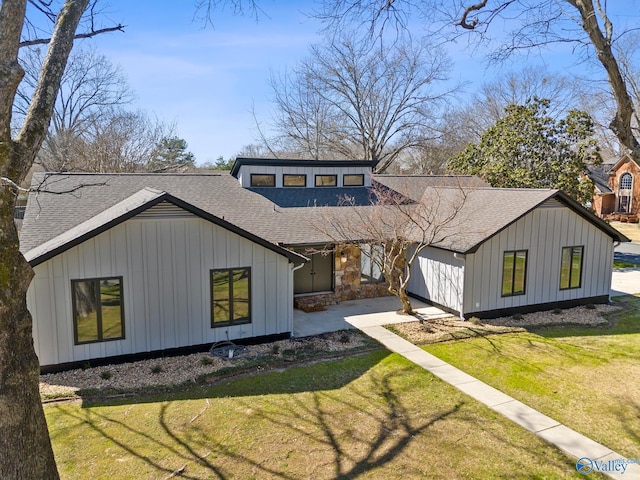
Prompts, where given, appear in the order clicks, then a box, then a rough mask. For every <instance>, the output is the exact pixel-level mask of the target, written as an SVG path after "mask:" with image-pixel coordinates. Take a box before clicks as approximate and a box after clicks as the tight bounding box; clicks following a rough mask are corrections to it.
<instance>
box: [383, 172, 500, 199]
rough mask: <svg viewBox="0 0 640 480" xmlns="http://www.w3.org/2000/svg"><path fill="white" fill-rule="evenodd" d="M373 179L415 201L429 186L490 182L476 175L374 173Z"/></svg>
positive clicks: (479, 184) (484, 183) (487, 185)
mask: <svg viewBox="0 0 640 480" xmlns="http://www.w3.org/2000/svg"><path fill="white" fill-rule="evenodd" d="M373 179H374V180H375V181H376V182H378V183H381V184H382V185H384V186H386V187H388V188H391V189H392V190H395V191H397V192H402V193H403V194H404V195H406V196H407V197H409V198H410V199H411V200H413V201H414V202H419V201H420V200H421V199H422V197H423V195H424V192H425V190H426V189H427V188H429V187H457V188H480V187H489V184H488V183H487V182H485V181H484V180H482V179H481V178H479V177H476V176H475V175H378V174H376V175H373Z"/></svg>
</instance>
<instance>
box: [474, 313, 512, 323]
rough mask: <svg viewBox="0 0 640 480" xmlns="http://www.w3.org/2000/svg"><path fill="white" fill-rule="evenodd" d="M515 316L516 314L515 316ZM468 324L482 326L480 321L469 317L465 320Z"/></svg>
mask: <svg viewBox="0 0 640 480" xmlns="http://www.w3.org/2000/svg"><path fill="white" fill-rule="evenodd" d="M516 315H517V314H516ZM467 321H468V322H469V323H471V324H472V325H480V324H482V322H481V321H480V319H479V318H478V317H471V318H470V319H469V320H467Z"/></svg>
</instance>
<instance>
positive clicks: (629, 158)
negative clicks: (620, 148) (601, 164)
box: [609, 153, 640, 175]
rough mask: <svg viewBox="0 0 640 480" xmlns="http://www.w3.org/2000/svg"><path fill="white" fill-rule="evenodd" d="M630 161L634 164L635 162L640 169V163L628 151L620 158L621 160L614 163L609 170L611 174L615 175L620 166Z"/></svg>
mask: <svg viewBox="0 0 640 480" xmlns="http://www.w3.org/2000/svg"><path fill="white" fill-rule="evenodd" d="M628 162H632V163H633V164H635V166H636V168H637V169H638V170H640V165H638V162H636V161H635V160H634V159H633V157H632V156H631V155H629V154H628V153H626V154H624V155H623V156H622V157H621V158H620V160H618V161H617V162H616V163H614V164H613V166H612V167H611V169H610V170H609V175H615V174H616V172H617V171H618V169H619V168H620V166H621V165H623V164H625V163H628Z"/></svg>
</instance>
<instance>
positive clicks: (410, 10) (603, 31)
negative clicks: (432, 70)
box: [319, 0, 640, 160]
mask: <svg viewBox="0 0 640 480" xmlns="http://www.w3.org/2000/svg"><path fill="white" fill-rule="evenodd" d="M607 7H608V5H607V2H606V1H605V0H542V1H537V2H524V1H518V0H501V1H487V0H482V1H478V0H475V1H474V0H431V1H424V2H414V1H413V0H395V1H392V2H388V1H386V0H326V1H325V2H323V8H322V9H321V10H320V12H319V17H320V18H323V19H324V20H325V21H327V22H328V24H329V27H330V28H342V27H343V26H344V24H345V22H346V23H349V22H354V21H359V22H364V23H367V24H368V25H369V27H370V31H371V32H372V33H378V34H379V33H380V32H382V31H384V29H385V28H386V27H387V26H389V24H392V25H393V27H394V28H400V29H404V28H405V27H406V25H407V22H408V20H409V19H411V18H412V17H420V18H421V19H422V20H423V27H424V29H425V33H434V32H437V33H438V34H440V35H442V34H444V35H445V38H456V37H460V35H461V34H462V33H463V32H469V35H471V36H470V37H468V39H469V42H470V46H472V45H474V44H480V43H484V44H490V45H493V46H494V47H495V50H494V54H493V56H492V58H493V59H494V60H502V59H505V58H507V57H509V56H510V55H511V54H513V53H514V52H518V51H528V50H531V49H537V50H539V51H545V50H546V49H549V48H553V47H554V46H557V45H567V46H569V47H570V48H572V52H573V53H574V54H576V57H574V60H576V59H577V60H581V61H585V62H588V63H591V64H596V65H598V66H599V67H600V68H601V69H602V70H601V71H603V72H604V75H605V77H606V79H607V82H608V85H609V92H610V94H611V96H612V98H613V105H614V111H613V112H612V115H611V117H610V119H609V122H608V126H609V128H610V130H611V131H612V132H613V133H614V135H615V136H616V138H617V139H618V141H619V142H620V144H621V145H622V146H623V148H625V149H627V150H628V151H630V152H631V154H632V155H633V156H634V157H635V158H636V160H640V143H639V140H638V134H637V131H636V126H635V125H636V124H637V119H636V116H637V113H636V106H635V104H634V95H635V93H634V90H635V87H634V85H633V82H632V80H631V78H632V75H630V72H631V71H633V68H630V66H629V65H627V62H626V60H625V57H624V56H623V55H622V51H621V49H620V45H622V44H624V42H625V41H626V38H627V37H628V36H629V35H630V33H632V32H634V31H635V30H637V25H623V20H622V19H620V20H619V23H620V25H618V26H616V25H615V24H614V22H613V19H612V17H611V16H610V15H609V13H608V12H609V10H608V8H607ZM631 21H632V22H633V21H636V20H631ZM454 26H455V27H457V28H453V29H452V28H451V27H454ZM505 28H506V29H507V31H506V34H505ZM627 58H629V57H627Z"/></svg>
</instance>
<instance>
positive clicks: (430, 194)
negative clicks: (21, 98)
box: [20, 173, 628, 255]
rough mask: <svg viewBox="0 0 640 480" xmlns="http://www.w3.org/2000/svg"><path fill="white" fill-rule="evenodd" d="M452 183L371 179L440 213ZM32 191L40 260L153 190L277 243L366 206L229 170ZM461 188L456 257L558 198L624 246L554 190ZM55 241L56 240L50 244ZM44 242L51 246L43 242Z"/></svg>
mask: <svg viewBox="0 0 640 480" xmlns="http://www.w3.org/2000/svg"><path fill="white" fill-rule="evenodd" d="M453 178H454V177H436V178H435V179H434V178H431V177H411V178H407V179H401V178H397V177H392V176H384V177H382V178H380V177H376V180H378V179H380V181H381V183H383V184H384V185H386V186H387V187H389V188H393V189H394V190H397V191H400V192H402V193H403V194H405V195H406V196H409V197H411V198H413V199H419V198H422V199H423V200H424V202H425V204H427V205H429V204H433V203H434V202H439V203H438V210H439V211H440V212H441V214H445V213H446V212H447V209H451V208H453V207H452V206H453V205H455V203H456V198H457V196H459V195H460V192H462V191H463V190H462V189H460V188H458V187H456V188H454V187H450V186H449V187H447V186H444V187H443V186H441V185H442V183H445V182H452V181H453ZM466 178H467V179H468V181H469V182H472V181H473V180H471V179H470V178H469V177H466ZM434 183H435V184H436V186H434ZM456 183H457V181H456ZM32 189H33V191H32V193H30V196H29V202H28V205H27V209H26V212H25V218H24V223H23V226H22V232H21V237H20V248H21V251H22V252H23V253H26V252H29V251H30V250H32V249H35V248H38V250H35V252H37V253H38V255H44V254H46V252H45V251H52V249H59V248H60V241H63V242H64V241H65V240H66V241H71V240H72V237H73V238H76V237H77V236H78V235H84V234H85V233H86V232H85V230H86V229H87V228H88V227H91V228H94V227H95V225H96V224H97V223H100V222H102V221H105V222H108V221H109V219H110V218H111V217H112V216H113V215H116V214H117V212H119V211H120V210H119V209H121V208H122V207H127V206H129V207H130V206H131V205H129V204H134V203H136V202H137V201H138V200H140V198H138V197H139V196H140V197H145V198H146V195H151V196H153V195H156V194H157V191H160V192H163V193H164V192H166V194H167V195H170V196H171V198H174V199H175V200H176V203H180V205H179V206H182V207H183V208H186V209H189V208H193V209H196V210H197V211H201V212H202V215H201V216H204V217H207V216H210V219H212V221H215V220H216V219H220V220H221V221H223V222H225V224H228V225H230V226H231V227H233V228H237V229H240V230H241V231H243V232H246V234H247V235H252V236H255V237H257V238H258V239H259V240H260V241H266V242H269V243H271V244H274V245H296V244H313V243H331V242H332V239H333V238H338V237H337V236H336V235H334V233H335V232H333V233H332V232H331V231H328V227H327V224H326V218H327V216H330V215H338V216H339V217H340V218H341V219H343V220H346V221H349V219H350V218H353V219H356V218H357V217H358V213H359V212H362V211H365V210H367V209H370V208H371V207H369V206H359V207H350V208H344V207H315V208H309V207H296V206H293V207H288V208H283V207H281V206H279V205H278V204H277V203H274V202H272V201H271V200H269V199H268V198H266V197H265V196H263V195H260V194H258V193H256V192H254V191H252V190H251V189H247V188H242V187H241V185H240V183H239V182H238V180H237V179H236V178H234V177H232V176H231V175H230V174H228V173H220V174H36V175H34V180H33V183H32ZM144 189H147V190H145V192H146V193H144V192H143V193H140V192H141V190H144ZM276 190H277V189H276ZM282 190H283V191H288V189H282ZM308 190H315V189H308ZM319 190H323V191H328V189H327V190H324V189H319ZM331 190H333V189H331ZM362 190H363V191H366V190H367V189H362ZM154 191H155V192H156V193H154ZM464 191H466V192H467V194H468V199H467V201H466V202H465V204H464V208H463V209H462V211H461V212H460V213H461V218H464V219H465V226H464V228H460V226H459V225H458V226H454V224H453V223H452V224H451V225H450V229H449V231H448V232H446V233H447V235H446V236H444V237H443V238H440V239H439V240H438V242H437V246H439V247H440V248H445V249H448V250H453V251H457V252H469V251H472V250H473V249H474V248H477V246H478V245H479V244H481V243H482V242H484V241H486V240H487V239H488V238H490V237H491V236H493V235H495V234H496V233H498V232H499V231H500V230H502V229H503V228H506V227H507V226H508V225H510V224H511V223H513V222H514V221H516V220H517V219H518V218H520V217H521V216H523V215H525V214H526V213H527V212H529V211H530V210H532V209H534V208H536V207H537V206H539V205H540V204H541V203H542V202H544V201H545V200H547V199H550V198H557V199H558V200H559V201H561V202H562V203H564V204H565V205H567V206H568V207H569V208H571V209H573V210H574V211H576V212H577V213H578V214H580V215H582V216H584V217H585V218H587V219H588V220H589V221H590V222H592V223H594V224H596V225H597V226H598V227H599V228H601V229H602V230H604V231H605V232H607V233H608V234H609V235H610V236H612V238H615V239H616V240H619V241H628V239H627V238H626V237H624V236H623V235H621V234H620V233H619V232H617V231H616V230H614V229H613V228H611V227H609V226H608V225H607V224H606V223H604V222H602V221H601V220H600V219H598V218H597V217H595V216H594V215H592V214H590V213H589V212H587V211H586V210H585V209H584V208H583V207H582V206H580V205H579V204H577V203H576V202H574V201H573V200H571V199H570V198H569V197H567V196H566V195H564V194H562V193H561V192H558V191H556V190H535V189H494V188H484V187H483V188H466V189H464ZM420 192H421V193H420ZM418 195H420V197H418ZM121 202H124V204H121ZM281 203H283V202H281ZM292 203H295V202H292ZM136 204H137V203H136ZM505 205H509V208H504V207H505ZM214 217H215V218H214ZM87 222H88V223H87ZM91 228H90V229H91ZM56 238H57V240H55V241H53V242H52V240H53V239H56ZM363 240H364V239H363ZM47 242H52V243H49V244H48V245H44V244H47ZM56 251H58V250H56ZM31 255H33V254H31Z"/></svg>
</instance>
